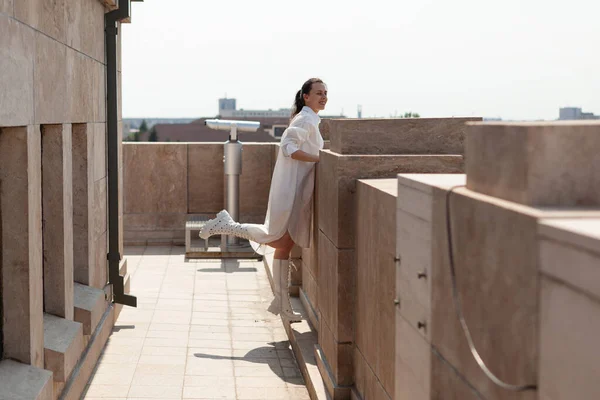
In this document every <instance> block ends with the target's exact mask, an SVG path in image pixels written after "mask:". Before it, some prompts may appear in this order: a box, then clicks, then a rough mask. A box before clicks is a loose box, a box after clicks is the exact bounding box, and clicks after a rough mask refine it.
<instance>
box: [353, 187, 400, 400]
mask: <svg viewBox="0 0 600 400" xmlns="http://www.w3.org/2000/svg"><path fill="white" fill-rule="evenodd" d="M397 190H398V180H397V179H381V180H375V179H373V180H360V181H359V182H358V184H357V194H356V195H357V200H356V201H357V203H356V204H357V207H356V211H357V215H356V220H357V222H356V227H357V231H356V300H355V301H356V307H355V310H354V329H355V341H356V345H357V346H358V348H360V351H361V352H362V354H363V356H364V358H365V359H366V361H367V363H368V365H369V368H370V369H371V370H372V371H373V372H374V375H375V378H374V380H373V382H372V384H371V386H370V389H368V390H367V391H371V392H372V394H371V396H375V397H378V396H379V395H380V394H381V391H380V390H379V388H378V385H379V384H376V383H375V382H376V381H377V382H380V383H381V385H382V387H383V388H385V390H384V392H388V393H393V392H394V346H395V343H394V313H395V311H394V302H393V299H394V296H395V294H396V288H395V276H396V267H395V263H394V257H395V247H396V243H395V236H396V221H395V214H396V196H397ZM378 393H379V394H378ZM367 398H368V397H367Z"/></svg>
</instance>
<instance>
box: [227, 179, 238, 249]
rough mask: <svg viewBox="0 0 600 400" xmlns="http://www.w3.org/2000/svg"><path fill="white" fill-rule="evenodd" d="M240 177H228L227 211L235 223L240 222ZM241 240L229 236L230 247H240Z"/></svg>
mask: <svg viewBox="0 0 600 400" xmlns="http://www.w3.org/2000/svg"><path fill="white" fill-rule="evenodd" d="M239 205H240V176H239V175H227V211H228V212H229V214H231V217H232V218H233V219H234V220H235V221H239V220H240V210H239ZM239 244H240V239H239V238H238V237H236V236H227V245H228V246H231V245H233V246H238V245H239Z"/></svg>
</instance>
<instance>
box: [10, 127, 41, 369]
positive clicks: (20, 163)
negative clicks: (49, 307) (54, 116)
mask: <svg viewBox="0 0 600 400" xmlns="http://www.w3.org/2000/svg"><path fill="white" fill-rule="evenodd" d="M41 154H42V149H41V135H40V129H39V126H29V127H26V128H3V129H1V130H0V182H1V186H0V214H1V215H0V218H2V221H1V226H2V230H1V232H0V234H1V235H2V236H1V240H0V243H1V246H2V255H1V257H2V262H1V265H2V286H3V287H2V295H3V320H4V321H3V322H4V323H3V325H4V328H3V330H4V356H5V357H6V358H12V359H14V360H17V361H20V362H23V363H27V364H31V365H33V366H34V367H40V368H41V367H43V365H44V355H43V346H44V344H43V343H44V342H43V340H44V338H43V322H42V321H43V318H42V313H43V305H42V302H43V295H42V293H43V281H42V279H43V278H42V275H43V271H42V268H43V267H42V194H41V191H42V177H41V171H42V165H41V164H42V160H41Z"/></svg>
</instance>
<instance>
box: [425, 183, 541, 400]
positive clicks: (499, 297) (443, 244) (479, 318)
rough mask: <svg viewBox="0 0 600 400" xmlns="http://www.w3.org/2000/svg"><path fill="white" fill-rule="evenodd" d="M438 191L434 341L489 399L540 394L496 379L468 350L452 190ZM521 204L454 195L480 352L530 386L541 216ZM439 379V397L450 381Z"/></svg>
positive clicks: (435, 389)
mask: <svg viewBox="0 0 600 400" xmlns="http://www.w3.org/2000/svg"><path fill="white" fill-rule="evenodd" d="M434 196H435V197H434V214H433V222H432V223H433V224H434V226H438V227H439V228H436V229H434V232H433V242H432V244H433V249H434V253H433V265H434V266H435V268H434V269H433V270H432V278H431V279H432V300H431V313H432V317H431V318H432V322H431V327H430V329H431V332H430V335H431V343H432V345H433V346H434V347H435V348H436V349H437V350H438V351H439V352H440V354H441V356H442V357H444V358H445V359H446V360H447V361H448V363H450V364H452V365H453V366H454V368H456V370H458V371H459V373H460V374H461V375H462V376H463V377H464V379H466V380H467V381H468V382H469V383H470V384H471V385H472V386H473V387H474V388H475V389H476V390H478V391H480V392H481V394H482V396H483V397H484V398H486V399H533V398H534V397H535V395H534V394H532V393H512V394H511V393H507V392H506V391H505V390H503V389H501V388H500V387H498V386H496V385H495V384H493V383H492V382H491V381H490V380H489V379H488V378H487V376H485V374H484V373H483V371H482V370H481V369H480V367H479V366H478V364H477V363H476V361H475V359H474V358H473V356H472V354H471V352H470V350H469V347H468V344H467V341H466V339H465V334H464V332H463V330H462V327H461V325H460V322H459V320H458V318H457V316H456V311H455V305H454V302H453V297H452V285H451V279H450V270H449V264H448V238H447V235H446V227H445V221H446V207H445V206H446V204H445V196H446V195H445V193H443V192H441V193H434ZM515 206H516V205H515V204H514V203H508V202H504V201H502V200H499V199H493V198H490V197H486V196H481V195H478V194H476V193H473V192H471V191H469V190H466V189H459V190H457V191H456V192H455V194H454V195H453V196H452V197H451V220H452V241H453V248H454V260H455V268H456V274H457V287H458V291H459V296H460V299H461V304H462V310H463V313H464V317H465V320H466V321H467V323H468V326H469V329H470V331H471V334H472V337H473V341H474V343H475V346H476V348H477V350H478V352H479V354H480V355H481V358H482V359H483V361H484V362H485V363H486V365H487V366H488V367H489V368H490V369H491V370H492V371H493V372H494V374H496V376H498V378H499V379H501V380H503V381H505V382H509V383H511V384H531V383H536V381H537V358H538V344H539V342H538V328H537V321H538V316H539V315H538V307H539V305H538V293H539V292H538V291H539V287H538V265H537V252H536V251H535V250H534V249H536V247H537V217H538V214H537V213H536V212H535V210H533V209H528V208H526V207H515ZM433 377H434V378H433V379H434V383H433V384H432V393H433V397H434V398H436V397H435V396H436V393H444V392H445V390H448V389H444V385H448V384H450V382H449V381H448V380H446V379H445V378H444V379H442V380H441V382H437V383H436V382H435V379H438V378H439V377H436V373H435V372H434V374H433ZM439 379H441V378H439ZM453 379H454V378H453ZM456 393H460V392H458V391H456ZM453 398H457V399H458V398H460V397H453Z"/></svg>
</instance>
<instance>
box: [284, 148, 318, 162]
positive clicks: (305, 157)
mask: <svg viewBox="0 0 600 400" xmlns="http://www.w3.org/2000/svg"><path fill="white" fill-rule="evenodd" d="M291 157H292V158H293V159H294V160H298V161H304V162H313V163H318V162H319V156H318V155H316V156H315V155H312V154H309V153H307V152H305V151H302V150H296V151H295V152H293V153H292V156H291Z"/></svg>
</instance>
